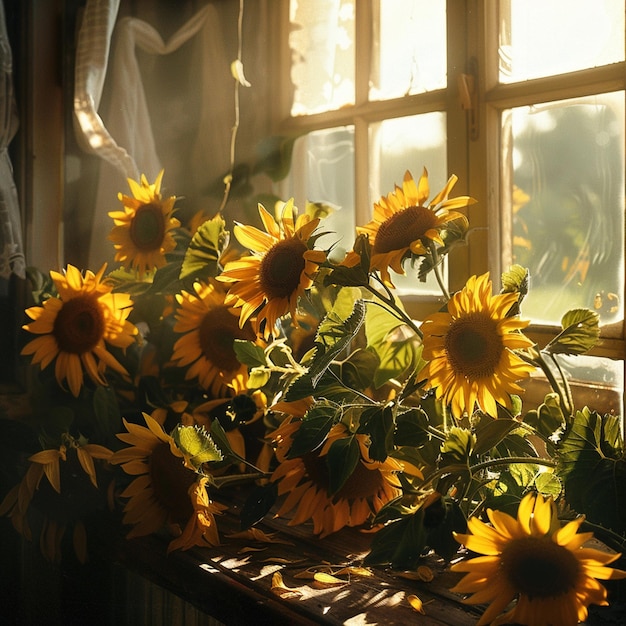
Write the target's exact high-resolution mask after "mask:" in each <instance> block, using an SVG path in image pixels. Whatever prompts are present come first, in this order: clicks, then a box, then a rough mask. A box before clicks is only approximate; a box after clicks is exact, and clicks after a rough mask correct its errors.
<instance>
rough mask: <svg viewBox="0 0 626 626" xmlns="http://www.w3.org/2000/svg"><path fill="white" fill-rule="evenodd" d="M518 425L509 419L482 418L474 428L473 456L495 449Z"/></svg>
mask: <svg viewBox="0 0 626 626" xmlns="http://www.w3.org/2000/svg"><path fill="white" fill-rule="evenodd" d="M517 427H519V423H518V422H517V421H515V420H511V419H497V420H496V419H493V418H490V417H487V416H485V417H482V418H481V420H480V423H479V424H478V427H477V428H476V443H475V444H474V454H477V455H479V456H480V455H481V454H485V453H486V452H489V451H490V450H491V449H492V448H495V447H496V446H497V445H498V444H499V443H500V442H501V441H502V440H503V439H504V438H505V437H506V436H507V435H508V434H509V433H510V432H511V431H512V430H514V429H515V428H517Z"/></svg>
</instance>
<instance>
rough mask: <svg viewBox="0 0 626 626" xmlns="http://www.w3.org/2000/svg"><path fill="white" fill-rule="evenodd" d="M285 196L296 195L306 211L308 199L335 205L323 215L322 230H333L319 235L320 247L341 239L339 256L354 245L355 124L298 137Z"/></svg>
mask: <svg viewBox="0 0 626 626" xmlns="http://www.w3.org/2000/svg"><path fill="white" fill-rule="evenodd" d="M281 195H282V197H283V198H284V199H285V200H287V199H288V198H294V200H295V204H296V206H297V207H298V209H299V210H300V212H302V211H304V208H305V206H306V203H307V201H308V202H323V203H325V204H330V205H332V206H333V212H332V213H331V214H330V215H329V216H328V217H327V218H326V219H324V222H323V230H325V231H329V232H331V233H332V234H329V235H324V236H323V237H320V238H319V240H318V241H319V247H325V246H328V245H330V244H332V243H334V242H335V241H337V240H339V244H338V245H337V247H336V248H335V250H334V254H335V255H336V256H337V258H343V256H344V254H345V252H347V251H349V250H351V249H352V244H353V243H354V236H355V224H354V128H353V127H352V126H347V127H341V128H330V129H327V130H320V131H315V132H311V133H309V134H308V135H305V136H304V137H300V138H299V139H297V140H296V142H295V144H294V149H293V156H292V164H291V175H290V176H288V177H287V179H286V180H285V182H284V184H283V187H282V189H281Z"/></svg>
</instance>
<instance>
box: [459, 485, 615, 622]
mask: <svg viewBox="0 0 626 626" xmlns="http://www.w3.org/2000/svg"><path fill="white" fill-rule="evenodd" d="M487 514H488V516H489V519H490V521H491V524H492V525H491V526H490V525H488V524H486V523H484V522H481V521H480V520H479V519H477V518H475V517H471V518H470V520H469V523H468V527H469V530H470V531H471V532H472V534H467V535H462V534H456V533H455V537H456V539H457V541H459V542H460V543H462V544H463V545H465V547H466V548H467V549H468V550H472V551H474V552H477V553H479V554H482V555H485V556H479V557H477V558H473V559H470V560H468V561H461V562H459V563H455V564H454V565H452V570H454V571H457V572H467V574H466V575H465V576H464V578H463V579H462V580H461V581H460V582H459V583H458V584H457V585H456V587H454V588H453V589H452V591H455V592H457V593H469V594H472V595H471V596H470V597H469V598H467V600H466V602H467V603H469V604H483V603H485V604H487V603H488V604H489V607H488V608H487V610H486V611H485V613H484V614H483V615H482V617H481V619H480V621H479V622H478V624H479V626H480V625H482V624H512V623H515V624H525V625H527V626H569V625H570V624H572V625H573V624H577V623H578V621H579V620H580V621H584V620H585V619H586V618H587V607H588V606H589V605H590V604H598V605H602V606H606V605H607V604H608V602H607V591H606V589H605V587H604V586H603V585H601V584H600V583H599V582H598V581H597V580H596V579H598V578H600V579H604V580H608V579H618V578H625V577H626V572H623V571H621V570H616V569H613V568H610V567H606V566H607V565H608V564H609V563H612V562H613V561H616V560H617V559H618V558H619V557H620V556H621V555H620V554H608V553H605V552H601V551H600V550H594V549H592V548H585V547H583V545H584V544H585V543H586V542H587V541H589V539H591V538H592V537H593V533H578V529H579V528H580V525H581V524H582V523H583V521H584V517H582V516H581V517H579V518H577V519H575V520H573V521H571V522H569V523H567V524H566V525H565V526H563V527H561V526H560V524H559V522H558V519H557V511H556V505H555V504H554V501H553V500H552V498H544V497H543V496H542V495H536V494H532V493H529V494H527V495H526V496H524V498H523V499H522V501H521V503H520V506H519V510H518V512H517V520H515V519H514V518H513V517H511V516H510V515H507V514H506V513H503V512H501V511H493V510H491V509H488V510H487ZM515 598H517V603H516V604H515V606H514V608H513V609H511V610H510V611H509V612H508V613H506V614H505V615H503V616H500V617H499V618H498V615H499V614H500V613H501V612H502V611H503V610H504V609H505V608H506V607H507V606H508V604H509V603H510V602H511V601H512V600H514V599H515Z"/></svg>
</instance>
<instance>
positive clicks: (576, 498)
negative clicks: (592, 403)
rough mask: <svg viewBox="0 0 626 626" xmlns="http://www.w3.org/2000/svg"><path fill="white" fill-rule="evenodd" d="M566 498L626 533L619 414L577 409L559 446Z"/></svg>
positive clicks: (625, 477)
mask: <svg viewBox="0 0 626 626" xmlns="http://www.w3.org/2000/svg"><path fill="white" fill-rule="evenodd" d="M559 453H560V454H559V468H560V472H559V475H560V476H561V478H563V479H564V480H565V498H566V500H567V502H568V503H569V504H570V506H572V507H573V508H574V509H575V510H576V511H578V512H579V513H583V514H585V515H586V516H587V518H588V519H589V521H590V522H593V523H596V524H600V525H602V526H605V527H608V528H610V529H612V530H613V531H615V532H617V533H620V534H626V491H625V490H624V484H626V456H625V451H624V441H623V439H622V434H621V430H620V418H619V416H617V415H604V416H602V415H600V414H599V413H597V412H595V411H591V410H589V409H588V408H587V407H585V408H584V409H583V410H582V411H577V412H576V415H575V416H574V422H573V424H572V427H571V429H570V430H569V432H568V433H567V435H566V437H565V438H564V439H563V441H562V442H561V445H560V449H559Z"/></svg>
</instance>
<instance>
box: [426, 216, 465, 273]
mask: <svg viewBox="0 0 626 626" xmlns="http://www.w3.org/2000/svg"><path fill="white" fill-rule="evenodd" d="M468 231H469V220H468V219H467V218H466V217H465V216H464V215H462V216H461V217H459V218H457V219H455V220H451V221H450V222H448V223H447V224H446V227H445V228H444V229H443V230H442V231H441V238H442V240H443V243H444V245H443V246H441V247H439V248H437V263H441V262H442V261H443V259H444V257H445V256H446V255H447V254H448V253H449V252H450V250H452V248H454V247H456V246H458V245H459V244H461V243H466V237H467V233H468ZM434 267H435V266H434V265H433V257H432V255H430V254H429V255H427V256H423V257H421V262H420V265H419V271H418V273H417V278H418V280H419V281H420V282H425V281H426V279H427V277H428V274H430V272H431V271H432V270H433V269H434Z"/></svg>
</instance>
